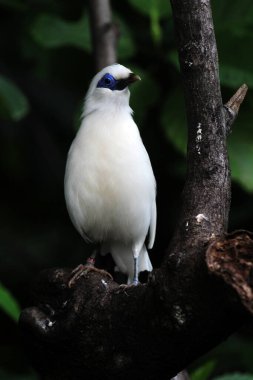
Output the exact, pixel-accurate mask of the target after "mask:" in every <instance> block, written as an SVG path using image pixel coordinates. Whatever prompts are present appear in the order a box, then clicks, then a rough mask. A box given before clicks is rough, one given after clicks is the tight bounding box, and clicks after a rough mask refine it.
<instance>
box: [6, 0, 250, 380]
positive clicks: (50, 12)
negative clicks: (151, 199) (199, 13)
mask: <svg viewBox="0 0 253 380" xmlns="http://www.w3.org/2000/svg"><path fill="white" fill-rule="evenodd" d="M111 4H112V8H113V19H114V22H115V24H116V27H118V29H119V31H120V33H119V43H118V59H119V61H120V63H122V64H124V65H126V66H128V67H130V68H131V69H132V70H134V71H135V72H136V73H137V74H139V75H140V76H141V78H142V81H141V82H140V83H136V84H135V85H133V87H132V88H131V107H132V108H133V110H134V117H135V120H136V121H137V124H138V125H139V127H140V130H141V134H142V138H143V140H144V143H145V145H146V146H147V149H148V151H149V153H150V156H151V161H152V165H153V167H154V172H155V175H156V179H157V183H158V197H157V202H158V238H157V241H159V248H164V247H166V245H167V243H168V240H169V238H170V236H171V234H172V232H173V229H174V221H175V220H176V218H177V214H178V207H179V206H180V196H179V194H180V192H181V190H182V187H183V179H184V173H185V153H186V135H187V132H186V116H185V110H184V101H183V94H182V86H181V79H180V73H179V63H178V59H177V51H176V43H175V38H174V34H173V20H172V13H171V8H170V5H169V1H168V0H151V1H148V2H147V1H144V0H127V1H122V2H120V1H117V0H111ZM212 5H213V15H214V22H215V30H216V37H217V43H218V50H219V59H220V75H221V84H222V93H223V97H224V101H226V100H228V99H229V98H230V97H231V95H232V94H233V93H234V92H235V90H236V89H237V88H238V87H239V86H240V85H241V84H242V83H243V82H246V83H247V84H248V86H249V88H250V91H249V94H248V96H247V99H246V101H245V103H244V104H243V106H242V108H241V111H240V114H239V117H238V119H237V121H236V123H235V124H234V127H233V131H232V134H231V135H230V136H229V139H228V144H229V155H230V161H231V166H232V177H233V180H234V183H233V199H232V210H231V221H232V222H231V225H230V228H231V229H232V228H235V227H237V228H238V227H239V228H242V227H243V228H248V229H250V228H252V225H253V217H252V215H253V202H252V192H253V176H252V174H251V173H252V167H253V142H252V141H253V127H252V121H251V120H252V115H253V98H252V88H253V71H252V62H251V59H250V47H251V45H252V38H253V3H252V0H244V1H243V2H242V1H239V0H234V1H233V2H232V3H231V1H229V0H213V1H212ZM0 9H1V13H0V18H1V22H0V30H1V33H0V43H1V58H0V67H1V75H0V119H1V125H0V134H1V135H0V154H1V159H0V168H1V197H0V206H1V216H2V217H1V221H0V223H1V228H0V278H1V280H2V282H3V283H4V284H6V286H7V288H8V289H10V291H11V292H12V293H13V294H15V295H16V297H17V300H18V303H19V304H21V305H22V306H24V305H27V304H29V302H30V300H29V296H28V293H29V290H28V289H30V282H31V280H32V277H33V276H36V274H37V273H38V272H39V270H41V269H44V268H45V267H52V266H74V265H76V264H78V263H80V262H83V260H84V256H85V255H87V254H88V253H87V252H88V248H87V247H85V246H84V243H83V241H82V239H81V238H80V237H79V236H78V234H77V233H76V231H75V230H74V228H73V227H72V225H71V223H70V221H69V218H68V215H67V212H66V208H65V203H64V197H63V188H62V187H63V186H62V184H63V177H64V166H65V160H66V155H67V150H68V148H69V146H70V142H71V140H72V139H73V137H74V133H75V128H76V125H78V124H79V118H80V114H81V111H80V110H81V109H82V102H83V97H84V94H85V90H86V89H87V86H88V83H89V81H90V79H91V77H92V76H93V74H94V70H93V61H92V47H91V38H90V31H89V20H88V6H87V1H83V0H72V1H71V2H69V1H68V0H53V1H52V0H0ZM77 119H78V122H76V120H77ZM168 215H169V218H168ZM159 251H161V249H159ZM70 252H71V254H70ZM72 252H73V254H72ZM151 258H152V260H153V262H154V264H155V266H158V265H159V264H160V262H161V259H162V258H161V257H158V256H157V255H155V254H154V255H153V256H152V257H151ZM0 292H1V294H0V303H1V308H2V310H4V311H5V313H4V312H2V313H1V314H0V319H1V321H2V323H1V324H0V335H1V342H0V352H1V355H0V357H1V359H0V368H2V371H3V372H2V373H1V372H0V378H6V379H7V378H11V376H12V373H14V374H17V376H18V375H20V377H17V378H19V379H20V380H21V379H22V376H23V378H24V376H25V375H23V374H24V373H26V371H27V373H28V367H27V364H23V365H21V363H20V360H19V358H20V357H22V355H21V353H20V352H21V351H20V348H19V345H18V339H17V334H16V333H15V329H14V328H13V322H12V320H11V318H9V317H7V316H6V312H7V313H9V315H10V316H11V317H12V318H14V319H15V320H16V319H17V316H18V312H19V311H18V310H19V309H18V306H17V305H16V303H15V300H13V299H12V298H10V295H9V293H8V292H7V291H6V290H5V289H4V288H0ZM236 339H237V340H236V343H235V339H234V340H233V339H232V340H231V339H230V340H229V341H228V342H227V343H225V344H224V345H223V346H221V348H220V349H219V350H218V351H214V352H212V353H211V354H210V357H205V360H204V362H203V361H202V362H199V363H196V365H195V367H194V368H193V369H192V377H193V380H206V379H207V378H210V376H218V375H220V374H224V373H229V372H235V371H237V372H238V371H242V372H244V371H247V372H252V373H253V368H252V366H250V362H252V359H251V358H252V351H253V346H252V332H251V331H249V333H248V335H247V339H246V338H245V336H243V335H240V336H239V337H237V338H236ZM7 346H8V347H10V348H9V350H7V349H6V347H7ZM237 347H240V349H238V348H237ZM17 352H18V353H17ZM231 358H232V360H231ZM212 363H215V367H214V364H212ZM235 363H236V364H235ZM21 367H22V369H21ZM13 376H14V375H13ZM15 376H16V375H15ZM27 376H29V375H27ZM233 376H235V375H233ZM240 376H242V375H240ZM12 378H15V377H12ZM27 378H29V377H27ZM224 380H226V379H224ZM232 380H236V379H232ZM242 380H248V379H246V378H244V379H242Z"/></svg>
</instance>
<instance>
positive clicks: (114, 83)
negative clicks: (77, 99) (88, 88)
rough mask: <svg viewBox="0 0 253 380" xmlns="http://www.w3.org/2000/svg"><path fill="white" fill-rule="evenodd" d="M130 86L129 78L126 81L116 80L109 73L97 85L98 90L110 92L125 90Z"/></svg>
mask: <svg viewBox="0 0 253 380" xmlns="http://www.w3.org/2000/svg"><path fill="white" fill-rule="evenodd" d="M128 84H129V81H128V78H126V79H119V80H117V79H115V78H114V76H112V75H111V74H109V73H106V74H105V75H104V76H103V77H102V78H101V79H100V80H99V81H98V84H97V88H108V89H109V90H112V91H114V90H119V91H120V90H123V89H124V88H126V87H127V86H128Z"/></svg>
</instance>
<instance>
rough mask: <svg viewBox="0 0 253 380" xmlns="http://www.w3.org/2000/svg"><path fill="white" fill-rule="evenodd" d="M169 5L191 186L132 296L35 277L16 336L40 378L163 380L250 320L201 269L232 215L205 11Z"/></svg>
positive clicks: (56, 277) (187, 0) (58, 276)
mask: <svg viewBox="0 0 253 380" xmlns="http://www.w3.org/2000/svg"><path fill="white" fill-rule="evenodd" d="M171 3H172V8H173V17H174V21H175V29H176V35H177V43H178V51H179V59H180V64H181V71H182V78H183V83H184V93H185V101H186V110H187V120H188V153H187V178H186V183H185V187H184V191H183V195H182V209H181V212H180V215H179V219H178V223H177V227H176V230H175V234H174V237H173V239H172V242H171V244H170V247H169V249H168V250H167V252H166V255H165V259H164V263H163V265H162V267H161V268H160V269H158V270H154V271H153V272H152V274H151V275H150V276H149V279H148V283H147V284H143V285H139V286H137V287H130V288H128V289H122V288H120V287H119V286H118V284H116V283H115V282H114V281H112V280H111V279H109V278H107V277H104V276H103V275H102V274H100V273H97V272H87V273H84V275H83V276H82V277H81V278H80V279H79V280H78V281H76V282H74V286H73V287H71V288H69V287H68V283H69V279H70V278H71V270H67V269H65V270H63V269H56V270H48V271H46V272H44V273H42V274H41V275H40V277H39V278H38V280H37V284H36V286H35V287H34V292H35V296H36V298H35V306H34V307H31V308H28V309H25V310H24V311H23V313H22V314H21V318H20V327H21V330H22V332H23V334H24V337H25V344H26V346H27V350H28V352H29V354H30V357H31V360H32V363H33V365H34V366H35V367H36V368H37V369H38V370H39V372H40V373H41V374H42V376H43V379H50V380H52V379H62V380H64V379H73V380H74V379H75V380H76V379H83V378H87V379H101V378H103V379H105V380H107V379H110V380H112V379H117V380H125V379H129V377H131V380H135V379H139V378H144V379H146V380H154V379H158V378H159V379H161V380H162V379H168V377H169V376H170V377H172V376H174V375H175V374H176V373H178V372H179V371H180V370H182V369H184V368H186V367H187V365H189V364H190V363H191V361H192V360H194V359H196V358H197V357H199V356H200V355H202V354H204V353H205V352H207V351H208V350H209V349H211V348H213V347H214V346H215V345H217V344H218V343H219V342H221V341H222V340H224V339H225V338H226V337H227V336H229V334H231V333H232V332H234V331H235V330H236V329H237V328H239V327H240V326H241V324H242V323H244V322H246V321H247V320H248V315H249V314H248V311H246V309H245V308H244V307H243V306H242V303H241V298H242V297H241V294H240V293H239V292H238V291H235V290H234V286H228V284H227V283H228V282H227V281H226V283H225V282H224V281H223V280H221V278H219V279H218V278H216V276H213V275H210V274H209V272H208V270H207V264H206V255H205V253H206V249H207V247H208V244H209V243H210V242H212V241H214V240H216V239H222V238H224V234H225V231H226V228H227V222H228V212H229V206H230V172H229V166H228V158H227V150H226V135H227V128H226V117H225V112H224V107H223V104H222V99H221V93H220V85H219V77H218V60H217V49H216V43H215V37H214V30H213V23H212V15H211V9H210V2H209V1H208V0H181V1H178V0H171ZM231 107H232V106H231ZM242 239H244V238H242ZM212 247H214V246H212ZM212 251H213V250H212ZM238 254H239V255H240V252H239V253H238ZM207 257H208V258H209V254H208V256H207ZM208 260H209V259H208ZM248 260H249V262H253V259H252V258H250V257H248ZM208 262H209V261H208ZM208 265H209V269H211V265H210V264H208ZM223 265H225V264H224V263H220V266H223ZM237 269H238V267H237ZM237 269H235V270H237ZM245 273H246V272H245ZM246 275H247V274H246ZM242 276H244V273H242ZM234 278H235V276H234ZM249 286H251V284H250V285H249ZM248 310H249V308H248ZM250 311H251V309H250ZM228 315H229V318H228Z"/></svg>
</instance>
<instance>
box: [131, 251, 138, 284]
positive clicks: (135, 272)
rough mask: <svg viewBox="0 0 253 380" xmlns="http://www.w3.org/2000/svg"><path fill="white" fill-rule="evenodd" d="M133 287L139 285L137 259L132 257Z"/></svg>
mask: <svg viewBox="0 0 253 380" xmlns="http://www.w3.org/2000/svg"><path fill="white" fill-rule="evenodd" d="M132 284H133V285H138V284H139V278H138V257H134V278H133V282H132Z"/></svg>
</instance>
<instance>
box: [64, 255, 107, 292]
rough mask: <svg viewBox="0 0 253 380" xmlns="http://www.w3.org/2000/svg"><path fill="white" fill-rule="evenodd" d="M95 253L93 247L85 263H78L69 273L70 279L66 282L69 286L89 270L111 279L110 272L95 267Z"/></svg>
mask: <svg viewBox="0 0 253 380" xmlns="http://www.w3.org/2000/svg"><path fill="white" fill-rule="evenodd" d="M96 255H97V250H96V249H95V250H94V251H93V253H92V254H91V256H90V257H88V259H87V260H86V263H85V265H83V264H79V265H78V266H77V267H76V268H75V269H74V270H73V271H72V272H71V275H70V279H69V282H68V286H69V288H72V287H73V286H74V285H75V283H76V282H77V281H78V280H79V279H80V278H81V277H85V276H86V275H87V274H88V273H89V272H91V271H94V272H98V273H100V274H102V275H104V276H107V277H109V278H110V280H113V278H112V276H111V275H110V273H108V272H106V271H105V270H103V269H99V268H96V267H95V262H96Z"/></svg>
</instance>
